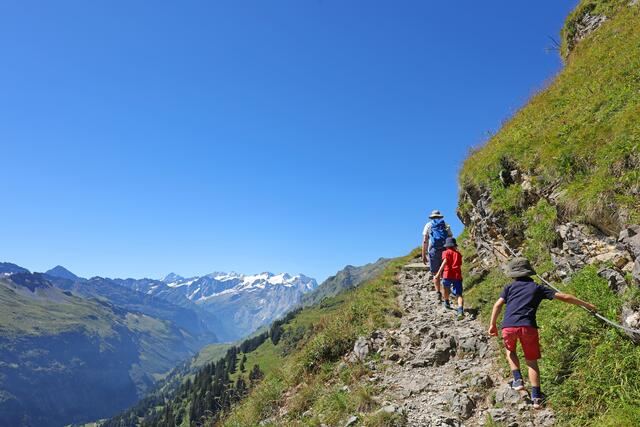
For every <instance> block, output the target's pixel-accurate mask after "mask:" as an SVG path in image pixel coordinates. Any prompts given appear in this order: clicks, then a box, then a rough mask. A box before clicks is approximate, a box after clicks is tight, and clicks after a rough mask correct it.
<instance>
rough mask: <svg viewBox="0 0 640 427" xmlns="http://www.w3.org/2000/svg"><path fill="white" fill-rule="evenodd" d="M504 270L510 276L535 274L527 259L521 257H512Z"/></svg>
mask: <svg viewBox="0 0 640 427" xmlns="http://www.w3.org/2000/svg"><path fill="white" fill-rule="evenodd" d="M504 272H505V274H506V275H507V276H509V277H511V278H517V277H530V276H533V275H535V274H536V271H535V270H534V269H533V267H531V263H530V262H529V260H528V259H526V258H522V257H518V258H514V259H512V260H511V261H509V262H508V263H507V264H506V265H505V268H504Z"/></svg>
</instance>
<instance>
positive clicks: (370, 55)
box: [0, 0, 576, 279]
mask: <svg viewBox="0 0 640 427" xmlns="http://www.w3.org/2000/svg"><path fill="white" fill-rule="evenodd" d="M575 3H576V1H575V0H572V1H558V0H544V1H538V2H535V3H532V2H529V3H527V6H528V7H525V3H523V2H514V1H506V0H501V1H491V2H478V1H471V0H467V1H458V2H435V1H433V2H427V1H394V2H391V1H342V0H340V1H339V0H324V1H302V0H290V1H275V0H274V1H248V0H247V1H238V0H233V1H231V0H229V1H181V2H173V1H154V2H151V1H147V2H142V1H134V2H132V1H95V2H86V1H56V2H49V1H41V2H34V1H28V0H19V1H3V2H2V3H1V4H0V51H1V52H2V55H1V56H0V94H1V95H0V156H1V157H0V158H1V159H2V160H1V161H2V163H1V165H2V166H1V169H0V171H1V172H2V176H3V184H4V185H2V193H1V194H2V200H3V206H2V210H1V214H0V236H2V244H1V245H0V260H3V261H11V262H15V263H17V264H20V265H23V266H25V267H27V268H29V269H32V270H35V271H43V270H46V269H48V268H50V267H52V266H54V265H56V264H62V265H64V266H66V267H68V268H69V269H71V270H72V271H74V272H75V273H77V274H80V275H83V276H87V277H89V276H93V275H102V276H110V277H114V276H117V277H124V276H127V277H142V276H147V277H160V276H162V275H164V274H166V273H168V272H170V271H175V272H177V273H180V274H183V275H192V274H204V273H207V272H211V271H217V270H222V271H226V270H235V271H241V272H246V273H254V272H261V271H266V270H268V271H274V272H279V271H288V272H292V273H297V272H303V273H305V274H308V275H311V276H314V277H316V278H318V279H324V278H326V277H327V276H328V275H330V274H333V273H334V272H335V271H337V270H338V269H340V268H342V267H343V266H344V265H345V264H354V265H359V264H363V263H366V262H370V261H373V260H375V259H377V258H378V257H380V256H386V257H390V256H398V255H404V254H405V253H407V252H408V251H409V250H410V249H411V248H413V247H416V246H418V244H419V243H420V232H421V229H422V226H423V224H424V221H425V218H426V215H427V213H428V212H429V211H430V210H431V209H433V208H439V209H441V210H442V211H443V212H444V213H445V215H446V218H447V219H449V220H450V222H451V223H452V225H453V227H454V230H455V231H456V232H460V231H461V229H462V225H461V224H460V223H459V222H458V220H457V219H456V218H455V206H456V200H457V194H456V193H457V172H458V170H459V167H460V164H461V162H462V160H463V159H464V158H465V156H466V154H467V152H468V150H469V148H470V147H472V146H476V145H478V144H480V143H482V141H483V140H484V139H485V138H486V135H487V133H488V132H492V131H496V130H497V129H499V127H500V123H501V122H502V121H503V120H504V119H506V118H508V117H509V116H510V115H511V114H513V112H514V111H516V110H517V108H519V107H520V106H521V105H523V104H524V102H525V101H526V100H527V99H528V98H529V97H530V96H531V94H532V93H534V92H535V91H536V90H538V89H539V88H540V87H542V86H543V84H544V82H545V81H546V80H547V79H549V78H550V77H552V76H553V75H554V74H555V73H556V72H557V71H558V70H559V69H560V67H561V62H560V60H559V58H558V55H557V53H555V52H551V53H548V52H546V51H545V48H547V47H549V46H551V44H552V43H551V42H550V40H549V36H552V37H555V38H558V34H559V31H560V28H561V26H562V23H563V20H564V18H565V16H566V15H567V14H568V12H569V11H570V10H571V9H572V8H573V7H574V6H575Z"/></svg>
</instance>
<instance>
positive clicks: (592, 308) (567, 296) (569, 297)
mask: <svg viewBox="0 0 640 427" xmlns="http://www.w3.org/2000/svg"><path fill="white" fill-rule="evenodd" d="M555 299H557V300H560V301H562V302H566V303H569V304H573V305H579V306H582V307H584V308H586V309H587V310H589V311H592V312H596V311H598V309H597V308H596V306H595V305H593V304H590V303H588V302H585V301H582V300H581V299H579V298H576V297H574V296H573V295H571V294H564V293H562V292H557V293H556V295H555Z"/></svg>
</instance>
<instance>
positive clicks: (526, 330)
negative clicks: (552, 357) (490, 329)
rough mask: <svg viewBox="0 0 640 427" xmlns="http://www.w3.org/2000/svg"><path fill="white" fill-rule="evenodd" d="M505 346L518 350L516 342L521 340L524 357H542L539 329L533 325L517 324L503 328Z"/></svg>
mask: <svg viewBox="0 0 640 427" xmlns="http://www.w3.org/2000/svg"><path fill="white" fill-rule="evenodd" d="M502 339H503V340H504V346H505V347H506V348H507V350H509V351H516V342H518V340H519V341H520V345H521V346H522V351H523V352H524V358H525V359H527V360H538V359H540V357H542V356H541V355H540V340H539V338H538V329H537V328H534V327H533V326H517V327H514V328H502Z"/></svg>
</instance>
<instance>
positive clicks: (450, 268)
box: [434, 237, 464, 319]
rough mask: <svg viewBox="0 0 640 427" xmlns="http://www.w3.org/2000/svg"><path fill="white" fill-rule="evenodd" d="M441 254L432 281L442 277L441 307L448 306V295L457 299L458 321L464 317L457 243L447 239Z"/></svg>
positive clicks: (459, 257)
mask: <svg viewBox="0 0 640 427" xmlns="http://www.w3.org/2000/svg"><path fill="white" fill-rule="evenodd" d="M444 247H445V250H444V252H443V253H442V264H441V265H440V269H438V272H437V273H436V275H435V277H434V280H438V279H440V277H442V290H443V293H444V295H443V297H444V301H443V303H442V304H443V305H444V308H451V307H450V305H449V293H451V294H452V295H453V296H454V297H457V298H458V309H457V312H458V319H461V318H462V317H463V316H464V300H463V299H462V254H461V253H460V252H458V243H457V242H456V239H455V238H454V237H447V240H446V242H445V244H444Z"/></svg>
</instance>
